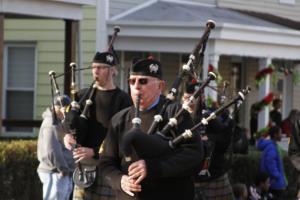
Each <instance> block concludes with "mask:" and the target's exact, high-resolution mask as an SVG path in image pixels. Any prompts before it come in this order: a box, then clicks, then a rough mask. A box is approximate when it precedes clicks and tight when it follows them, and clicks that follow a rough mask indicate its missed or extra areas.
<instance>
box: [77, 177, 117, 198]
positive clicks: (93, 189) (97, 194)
mask: <svg viewBox="0 0 300 200" xmlns="http://www.w3.org/2000/svg"><path fill="white" fill-rule="evenodd" d="M114 199H115V195H114V192H113V190H112V188H111V187H110V186H109V184H108V182H107V181H106V179H105V178H104V177H102V176H97V177H96V180H95V182H94V184H93V185H91V186H90V187H88V188H79V187H77V186H75V187H74V192H73V200H114Z"/></svg>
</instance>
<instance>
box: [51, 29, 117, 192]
mask: <svg viewBox="0 0 300 200" xmlns="http://www.w3.org/2000/svg"><path fill="white" fill-rule="evenodd" d="M119 32H120V27H118V26H116V27H114V33H113V34H112V37H111V40H110V42H109V46H108V48H107V49H108V50H107V51H108V52H110V53H112V54H114V56H116V55H115V52H114V50H113V43H114V41H115V39H116V37H117V34H118V33H119ZM70 67H71V70H70V71H71V85H70V91H71V101H72V102H71V105H70V107H69V109H68V110H67V112H66V113H64V119H63V122H64V123H63V124H64V127H65V130H66V132H69V133H71V134H72V135H73V136H74V138H75V140H76V144H75V145H73V147H72V148H73V150H74V149H76V148H77V147H80V146H81V144H83V143H84V141H85V140H86V134H87V130H88V126H89V125H88V121H89V111H90V107H91V105H92V104H93V98H94V95H95V93H96V89H97V85H96V80H94V81H93V82H92V84H91V85H90V86H89V88H88V89H86V90H85V91H84V93H83V94H82V96H80V97H79V99H76V97H77V93H78V91H77V90H76V83H75V81H76V80H75V77H76V71H80V70H86V69H92V67H91V66H89V67H85V68H78V69H77V68H76V67H77V66H76V63H70ZM49 75H50V77H51V83H52V82H53V83H55V84H54V90H55V94H56V95H60V92H59V88H58V85H57V82H56V78H58V77H60V76H63V75H64V74H61V75H59V76H56V73H55V72H54V71H50V72H49ZM52 91H53V89H52ZM52 93H53V92H52ZM99 146H100V144H99ZM97 163H98V162H97V160H95V159H84V160H82V161H80V162H78V163H77V166H76V168H75V170H74V172H73V182H74V184H75V185H77V186H78V187H81V188H87V187H90V186H91V185H92V184H93V183H94V182H95V179H96V176H97V174H96V171H97V170H96V165H97Z"/></svg>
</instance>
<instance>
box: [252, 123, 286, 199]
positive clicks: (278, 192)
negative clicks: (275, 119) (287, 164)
mask: <svg viewBox="0 0 300 200" xmlns="http://www.w3.org/2000/svg"><path fill="white" fill-rule="evenodd" d="M280 140H281V130H280V128H279V127H278V126H272V127H271V128H270V130H269V136H268V137H267V138H260V139H259V140H258V141H257V145H256V146H257V148H258V149H259V150H260V151H262V157H261V160H260V171H261V172H265V173H267V174H268V175H269V177H270V192H271V193H272V194H273V195H274V199H282V198H283V197H282V195H283V191H284V190H285V189H286V187H287V180H286V177H285V174H284V168H283V162H282V158H281V150H280V147H279V146H278V144H277V142H278V141H280Z"/></svg>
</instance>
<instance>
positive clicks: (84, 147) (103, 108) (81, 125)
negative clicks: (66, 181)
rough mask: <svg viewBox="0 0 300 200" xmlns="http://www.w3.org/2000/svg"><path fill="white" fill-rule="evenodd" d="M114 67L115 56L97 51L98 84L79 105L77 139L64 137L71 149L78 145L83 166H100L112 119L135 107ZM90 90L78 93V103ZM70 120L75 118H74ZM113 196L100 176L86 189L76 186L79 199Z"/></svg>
mask: <svg viewBox="0 0 300 200" xmlns="http://www.w3.org/2000/svg"><path fill="white" fill-rule="evenodd" d="M115 65H116V60H115V57H114V55H113V54H112V53H109V52H102V53H99V52H97V53H96V54H95V56H94V58H93V61H92V66H91V67H92V74H93V78H94V81H95V83H94V84H93V86H92V89H91V91H90V92H88V93H89V95H88V96H89V99H88V100H87V101H83V103H82V105H80V107H81V110H83V111H82V113H81V116H80V117H78V116H75V119H76V120H74V121H73V122H71V123H73V124H71V125H70V126H71V127H73V128H75V132H76V138H74V136H73V135H72V134H68V135H67V136H66V137H65V145H66V146H67V147H68V148H69V149H72V148H73V146H74V144H77V146H78V147H77V148H75V150H74V153H73V155H74V159H75V160H76V162H77V163H78V162H83V163H84V161H85V160H91V159H92V160H93V161H96V163H97V161H98V160H99V147H100V146H101V144H102V142H103V140H104V138H105V136H106V134H107V129H108V124H109V122H110V119H111V117H112V116H113V115H114V114H115V113H117V112H118V111H120V110H122V109H123V108H126V107H128V106H130V105H132V102H131V99H130V97H129V95H128V94H127V93H125V92H124V91H122V90H120V89H119V88H118V87H116V86H115V84H114V82H113V77H114V76H115V75H116V69H115ZM87 90H89V89H88V88H86V89H82V90H79V91H78V92H77V95H76V100H77V101H78V100H80V101H81V102H82V98H84V97H83V96H86V95H85V94H86V93H87ZM85 98H87V97H85ZM83 108H84V109H83ZM70 113H72V112H70ZM73 114H74V112H73ZM70 118H74V116H71V117H70ZM75 139H76V140H77V141H76V140H75ZM73 178H74V177H73ZM110 197H111V198H112V197H113V194H112V191H111V189H110V187H109V185H108V184H107V183H106V181H105V180H104V178H103V177H101V176H99V174H97V177H96V181H95V182H94V183H93V185H92V186H90V187H87V188H85V189H82V188H81V189H80V188H78V187H75V191H74V199H76V200H77V199H84V200H87V199H88V200H92V199H95V200H96V199H97V200H100V199H101V200H102V199H109V198H110Z"/></svg>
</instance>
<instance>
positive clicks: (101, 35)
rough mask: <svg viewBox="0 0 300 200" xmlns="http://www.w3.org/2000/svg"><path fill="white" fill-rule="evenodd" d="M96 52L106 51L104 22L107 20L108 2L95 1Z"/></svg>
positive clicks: (106, 39)
mask: <svg viewBox="0 0 300 200" xmlns="http://www.w3.org/2000/svg"><path fill="white" fill-rule="evenodd" d="M96 2H97V4H96V6H97V10H96V51H106V50H107V43H108V42H107V41H108V38H107V24H106V20H107V19H108V18H109V1H108V0H98V1H96Z"/></svg>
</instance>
